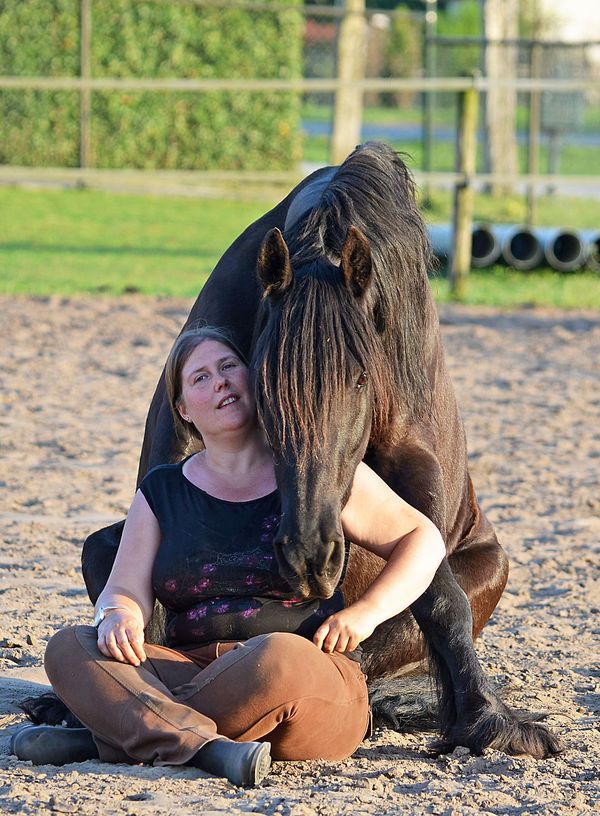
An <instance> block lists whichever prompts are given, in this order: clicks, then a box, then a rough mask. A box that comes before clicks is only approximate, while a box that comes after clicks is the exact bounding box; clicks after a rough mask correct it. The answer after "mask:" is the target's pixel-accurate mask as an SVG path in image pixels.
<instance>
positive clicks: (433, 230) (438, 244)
mask: <svg viewBox="0 0 600 816" xmlns="http://www.w3.org/2000/svg"><path fill="white" fill-rule="evenodd" d="M427 232H428V234H429V241H430V243H431V248H432V249H433V254H434V255H435V257H436V258H439V259H440V260H441V261H447V260H448V258H450V256H451V255H452V233H453V230H452V227H451V226H450V224H428V225H427Z"/></svg>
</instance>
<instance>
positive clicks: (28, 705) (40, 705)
mask: <svg viewBox="0 0 600 816" xmlns="http://www.w3.org/2000/svg"><path fill="white" fill-rule="evenodd" d="M19 708H20V709H22V711H24V712H25V714H27V716H28V717H29V719H30V720H31V722H33V723H35V725H64V726H66V727H67V728H82V727H83V723H82V722H81V720H79V719H77V717H76V716H75V714H73V712H72V711H69V709H68V708H67V707H66V705H65V704H64V703H63V701H62V700H60V699H59V698H58V697H57V696H56V694H55V693H54V692H53V691H48V692H46V693H45V694H40V695H39V696H38V697H27V699H25V700H22V701H21V702H20V703H19Z"/></svg>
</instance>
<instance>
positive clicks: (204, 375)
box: [194, 374, 206, 383]
mask: <svg viewBox="0 0 600 816" xmlns="http://www.w3.org/2000/svg"><path fill="white" fill-rule="evenodd" d="M205 379H206V374H198V376H197V377H196V379H195V380H194V382H195V383H199V382H204V380H205Z"/></svg>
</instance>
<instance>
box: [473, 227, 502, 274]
mask: <svg viewBox="0 0 600 816" xmlns="http://www.w3.org/2000/svg"><path fill="white" fill-rule="evenodd" d="M501 254H502V247H501V246H500V241H499V240H498V238H497V237H496V236H495V234H494V231H493V229H492V228H491V227H489V226H487V225H486V224H475V225H474V226H473V231H472V240H471V265H472V266H474V267H477V268H478V269H483V268H484V267H486V266H493V265H494V264H495V263H496V261H497V260H498V259H499V257H500V255H501Z"/></svg>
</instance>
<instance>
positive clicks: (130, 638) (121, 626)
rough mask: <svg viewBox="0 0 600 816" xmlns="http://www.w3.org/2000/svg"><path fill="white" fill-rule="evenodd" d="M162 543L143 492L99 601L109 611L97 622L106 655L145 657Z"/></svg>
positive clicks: (130, 660)
mask: <svg viewBox="0 0 600 816" xmlns="http://www.w3.org/2000/svg"><path fill="white" fill-rule="evenodd" d="M159 545H160V528H159V526H158V521H157V520H156V517H155V515H154V513H153V512H152V510H151V509H150V507H149V505H148V502H147V501H146V499H145V497H144V495H143V494H142V493H141V492H140V491H138V492H137V493H136V495H135V498H134V500H133V502H132V505H131V508H130V510H129V513H128V514H127V520H126V522H125V527H124V528H123V535H122V537H121V543H120V545H119V549H118V551H117V556H116V558H115V562H114V564H113V568H112V570H111V573H110V575H109V577H108V581H107V583H106V586H105V587H104V589H103V590H102V592H101V593H100V596H99V598H98V600H97V601H96V609H97V610H98V609H99V608H100V607H116V608H114V609H109V610H107V612H106V617H105V619H104V620H103V621H102V622H101V623H100V625H99V626H98V648H99V649H100V651H101V652H102V654H104V655H106V656H107V657H113V658H115V660H119V661H121V662H127V663H133V665H139V663H140V662H143V661H144V660H145V659H146V654H145V652H144V628H145V627H146V624H147V623H148V621H149V620H150V616H151V615H152V610H153V608H154V593H153V591H152V567H153V564H154V559H155V558H156V553H157V552H158V547H159Z"/></svg>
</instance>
